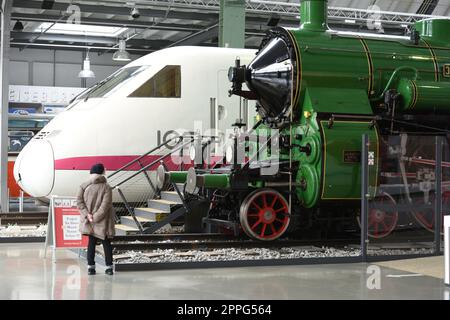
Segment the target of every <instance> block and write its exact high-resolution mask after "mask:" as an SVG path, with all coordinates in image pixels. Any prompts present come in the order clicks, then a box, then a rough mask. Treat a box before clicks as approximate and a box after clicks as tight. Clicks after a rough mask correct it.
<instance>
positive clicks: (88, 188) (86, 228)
mask: <svg viewBox="0 0 450 320" xmlns="http://www.w3.org/2000/svg"><path fill="white" fill-rule="evenodd" d="M104 173H105V167H104V166H103V164H101V163H97V164H95V165H93V166H92V168H91V170H90V174H91V175H90V177H89V180H88V181H86V182H85V183H83V184H82V185H81V186H80V188H79V190H78V194H77V207H78V209H79V210H80V214H81V221H80V232H81V233H82V234H83V235H87V236H89V244H88V248H87V260H88V274H89V275H94V274H95V273H96V272H95V246H96V244H97V241H99V240H100V241H101V242H102V244H103V250H104V252H105V263H106V271H105V273H106V274H109V275H112V274H113V273H114V272H113V257H112V247H111V240H110V239H112V238H113V237H114V235H115V229H114V225H115V219H114V213H113V206H112V192H111V187H110V186H109V184H108V183H107V181H106V177H105V176H104Z"/></svg>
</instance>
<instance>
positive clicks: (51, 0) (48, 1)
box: [41, 0, 55, 10]
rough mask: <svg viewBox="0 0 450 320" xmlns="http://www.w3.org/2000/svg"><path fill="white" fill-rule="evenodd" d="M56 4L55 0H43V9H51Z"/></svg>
mask: <svg viewBox="0 0 450 320" xmlns="http://www.w3.org/2000/svg"><path fill="white" fill-rule="evenodd" d="M54 4H55V0H44V1H42V4H41V9H48V10H51V9H52V8H53V5H54Z"/></svg>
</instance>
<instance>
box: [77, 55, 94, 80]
mask: <svg viewBox="0 0 450 320" xmlns="http://www.w3.org/2000/svg"><path fill="white" fill-rule="evenodd" d="M78 77H79V78H95V74H94V71H92V70H91V61H90V60H89V50H88V51H87V52H86V59H84V61H83V70H81V71H80V73H79V74H78Z"/></svg>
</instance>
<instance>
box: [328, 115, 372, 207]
mask: <svg viewBox="0 0 450 320" xmlns="http://www.w3.org/2000/svg"><path fill="white" fill-rule="evenodd" d="M320 125H321V128H322V132H323V139H324V142H323V148H324V153H323V177H322V190H321V198H322V200H349V199H360V198H361V161H360V160H361V143H362V142H361V138H362V135H363V134H365V133H366V134H368V135H369V141H370V146H369V159H373V163H370V162H369V166H370V169H371V170H370V175H369V182H370V185H371V186H376V185H377V178H378V170H377V168H378V156H379V154H378V153H379V146H378V132H377V129H376V127H374V128H370V126H371V122H366V121H364V122H359V121H335V122H334V124H333V126H332V127H331V128H329V127H328V121H321V122H320ZM372 168H375V170H372Z"/></svg>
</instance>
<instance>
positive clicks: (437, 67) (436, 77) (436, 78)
mask: <svg viewBox="0 0 450 320" xmlns="http://www.w3.org/2000/svg"><path fill="white" fill-rule="evenodd" d="M421 40H422V41H423V43H425V45H426V46H427V48H428V50H430V53H431V57H432V58H433V65H434V80H435V81H439V65H438V63H437V58H436V54H435V53H434V49H433V48H432V47H431V46H430V44H429V43H428V42H427V41H425V40H424V39H421Z"/></svg>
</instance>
